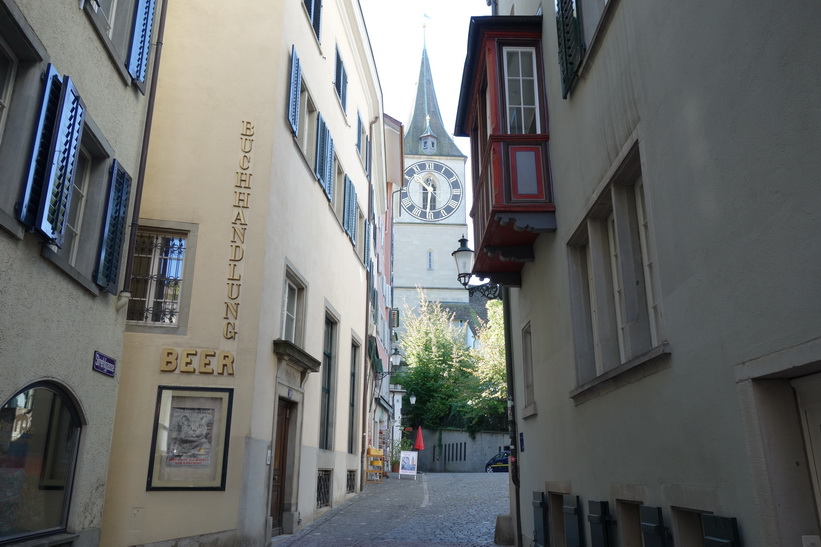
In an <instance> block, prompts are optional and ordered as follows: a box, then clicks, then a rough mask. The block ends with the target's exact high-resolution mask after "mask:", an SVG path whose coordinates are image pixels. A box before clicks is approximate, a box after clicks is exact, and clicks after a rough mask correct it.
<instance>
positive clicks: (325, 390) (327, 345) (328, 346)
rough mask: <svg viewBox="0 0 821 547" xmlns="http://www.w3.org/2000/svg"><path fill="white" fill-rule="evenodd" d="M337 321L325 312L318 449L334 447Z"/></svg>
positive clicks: (331, 448)
mask: <svg viewBox="0 0 821 547" xmlns="http://www.w3.org/2000/svg"><path fill="white" fill-rule="evenodd" d="M338 331H339V321H337V320H336V319H335V318H334V317H333V316H331V315H330V313H326V314H325V327H324V329H323V333H324V334H323V342H322V368H321V370H320V375H321V381H322V383H321V387H320V404H319V438H318V442H317V447H318V448H319V449H320V450H333V447H334V442H333V440H334V427H333V426H334V396H335V391H336V390H335V389H334V387H335V376H336V362H337V343H336V342H337V336H338Z"/></svg>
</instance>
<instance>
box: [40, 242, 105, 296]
mask: <svg viewBox="0 0 821 547" xmlns="http://www.w3.org/2000/svg"><path fill="white" fill-rule="evenodd" d="M40 255H41V256H42V257H43V258H45V259H46V260H48V261H49V262H51V263H52V264H54V265H55V266H57V268H59V269H60V270H62V271H63V273H65V274H66V275H67V276H69V277H70V278H71V279H73V280H74V281H76V282H77V283H79V284H80V285H81V286H82V287H83V288H84V289H85V290H87V291H88V292H90V293H91V294H93V295H94V296H99V295H100V288H99V287H97V285H96V284H95V283H94V282H93V281H92V280H91V279H89V278H88V277H86V276H85V275H83V274H82V273H80V271H79V270H77V268H75V267H74V266H72V265H71V264H69V263H68V262H67V261H66V259H65V258H63V257H62V256H60V255H58V254H57V253H55V252H54V251H52V250H51V249H50V248H48V247H46V246H45V245H44V246H43V247H42V250H41V251H40Z"/></svg>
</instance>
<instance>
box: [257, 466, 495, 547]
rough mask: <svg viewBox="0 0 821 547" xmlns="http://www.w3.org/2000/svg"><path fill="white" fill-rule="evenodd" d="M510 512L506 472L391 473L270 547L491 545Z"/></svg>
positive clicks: (280, 538)
mask: <svg viewBox="0 0 821 547" xmlns="http://www.w3.org/2000/svg"><path fill="white" fill-rule="evenodd" d="M509 512H510V509H509V505H508V475H507V473H496V474H486V473H433V474H423V475H419V476H417V478H416V480H413V479H408V478H407V477H404V478H402V479H401V480H399V479H398V475H396V474H392V475H391V477H390V478H388V479H385V480H384V481H382V482H381V483H375V484H366V485H365V488H364V490H363V491H362V493H361V494H359V495H358V496H356V497H355V498H353V499H352V500H350V501H347V502H345V503H343V504H342V505H340V506H339V507H337V508H333V509H331V510H330V511H328V512H327V513H325V514H323V515H322V516H320V517H319V518H318V519H317V520H316V521H314V522H312V523H311V524H309V525H308V526H306V527H305V528H304V529H303V530H301V531H300V532H299V533H297V534H295V535H293V536H280V537H277V538H274V541H273V542H272V545H275V546H276V547H313V546H319V545H322V546H324V545H333V546H352V545H356V546H364V547H370V546H383V545H401V546H405V547H421V546H423V545H449V546H454V547H455V546H465V547H466V546H473V545H494V542H493V535H494V530H495V526H496V516H497V515H499V514H507V513H509Z"/></svg>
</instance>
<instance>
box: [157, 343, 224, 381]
mask: <svg viewBox="0 0 821 547" xmlns="http://www.w3.org/2000/svg"><path fill="white" fill-rule="evenodd" d="M215 365H216V370H215V369H214V366H215ZM178 370H179V372H180V373H186V374H210V375H212V376H213V375H214V374H219V375H222V376H226V375H227V376H233V375H234V354H233V353H232V352H230V351H217V350H214V349H198V348H182V349H175V348H163V349H162V351H161V352H160V372H177V371H178Z"/></svg>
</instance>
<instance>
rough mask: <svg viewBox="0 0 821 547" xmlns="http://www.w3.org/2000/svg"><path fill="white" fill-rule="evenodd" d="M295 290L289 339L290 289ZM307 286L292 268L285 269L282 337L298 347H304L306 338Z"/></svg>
mask: <svg viewBox="0 0 821 547" xmlns="http://www.w3.org/2000/svg"><path fill="white" fill-rule="evenodd" d="M291 288H293V293H294V297H295V302H294V318H293V328H292V331H293V333H292V338H289V337H288V336H287V333H286V329H287V317H288V306H289V303H290V302H291V299H290V293H291V291H290V290H289V289H291ZM305 294H306V284H305V280H304V279H303V278H302V277H301V276H299V275H298V274H297V273H296V272H295V271H294V270H293V269H292V268H291V267H286V269H285V282H284V287H283V295H282V325H281V328H280V337H281V338H282V340H287V341H289V342H291V343H293V344H294V345H296V346H299V347H302V345H303V342H304V337H305V300H306V297H305Z"/></svg>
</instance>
